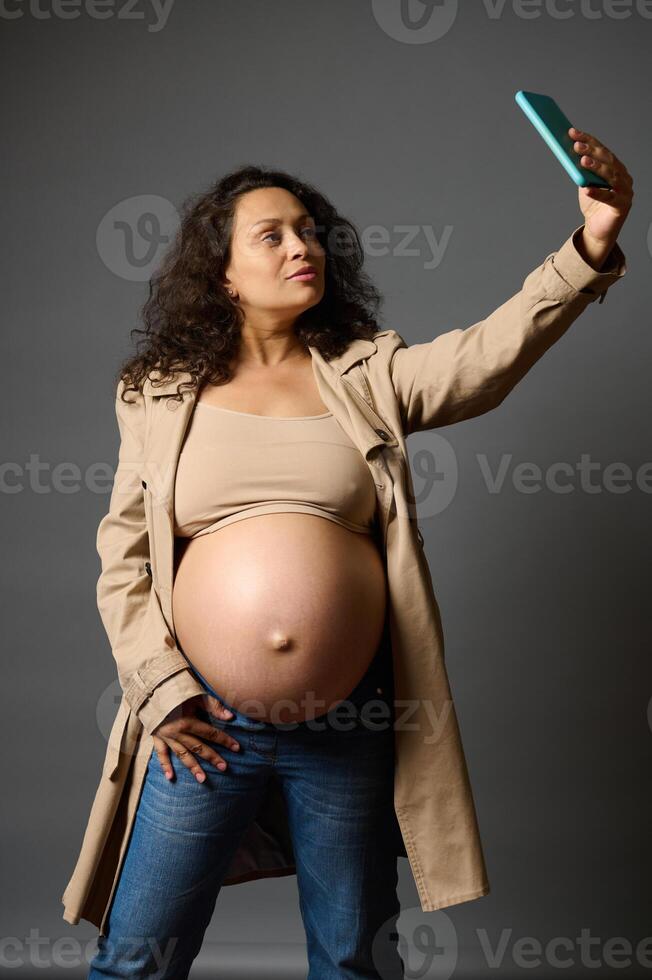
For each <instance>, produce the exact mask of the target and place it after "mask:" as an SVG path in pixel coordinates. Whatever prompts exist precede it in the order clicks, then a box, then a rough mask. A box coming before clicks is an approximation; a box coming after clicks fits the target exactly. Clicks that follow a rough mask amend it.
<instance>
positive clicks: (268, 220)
mask: <svg viewBox="0 0 652 980" xmlns="http://www.w3.org/2000/svg"><path fill="white" fill-rule="evenodd" d="M311 217H312V215H310V214H306V213H305V212H304V214H300V215H299V216H298V217H297V219H296V220H297V221H300V220H301V218H311ZM281 223H282V219H281V218H261V219H260V220H259V221H255V222H254V224H253V225H251V227H250V229H249V230H250V231H251V230H252V229H253V228H255V227H256V225H263V224H265V225H280V224H281Z"/></svg>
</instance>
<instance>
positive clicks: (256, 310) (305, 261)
mask: <svg viewBox="0 0 652 980" xmlns="http://www.w3.org/2000/svg"><path fill="white" fill-rule="evenodd" d="M315 228H316V226H315V222H314V220H313V218H312V216H311V215H309V214H307V213H306V209H305V207H304V205H303V204H302V203H301V201H300V200H299V199H298V198H296V197H295V196H294V194H291V193H290V191H286V190H285V189H284V188H282V187H260V188H257V189H256V190H254V191H248V192H247V193H246V194H243V196H242V197H241V198H239V200H238V201H237V204H236V212H235V223H234V228H233V234H232V236H231V250H230V259H229V262H228V265H227V266H226V268H225V274H226V285H227V287H229V288H230V289H231V290H232V292H233V293H234V294H235V295H234V297H233V299H234V302H237V304H238V306H239V307H240V308H241V309H242V311H243V313H244V314H245V319H249V320H250V321H253V322H254V323H255V322H259V321H260V320H261V318H262V319H263V320H264V321H266V322H269V319H270V317H271V319H272V320H273V321H274V322H278V323H282V324H283V325H287V324H291V323H293V322H294V320H295V319H296V317H298V316H299V315H300V314H301V313H303V312H304V310H307V309H309V308H310V307H311V306H316V304H317V303H319V301H320V300H321V299H322V297H323V295H324V267H325V264H326V253H325V251H324V249H323V248H322V247H321V245H320V244H319V241H318V239H317V235H316V231H315ZM305 265H312V266H314V267H315V269H316V272H317V275H316V276H315V278H314V279H291V278H290V277H291V276H292V275H293V273H295V272H297V271H298V270H299V269H300V268H301V267H302V266H305Z"/></svg>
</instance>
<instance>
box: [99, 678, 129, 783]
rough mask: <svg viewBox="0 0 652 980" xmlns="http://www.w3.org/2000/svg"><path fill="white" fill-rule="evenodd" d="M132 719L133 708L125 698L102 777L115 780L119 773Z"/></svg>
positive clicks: (110, 737)
mask: <svg viewBox="0 0 652 980" xmlns="http://www.w3.org/2000/svg"><path fill="white" fill-rule="evenodd" d="M130 718H131V708H130V706H129V702H128V701H127V699H126V698H125V697H124V696H123V698H122V700H121V702H120V707H119V708H118V713H117V714H116V716H115V720H114V722H113V727H112V728H111V733H110V735H109V743H108V745H107V750H106V756H105V759H104V769H103V770H102V775H103V776H107V777H108V778H109V779H113V777H114V776H115V774H116V772H117V771H118V767H119V765H120V757H121V750H122V747H123V742H124V737H125V732H126V731H127V726H128V724H129V719H130Z"/></svg>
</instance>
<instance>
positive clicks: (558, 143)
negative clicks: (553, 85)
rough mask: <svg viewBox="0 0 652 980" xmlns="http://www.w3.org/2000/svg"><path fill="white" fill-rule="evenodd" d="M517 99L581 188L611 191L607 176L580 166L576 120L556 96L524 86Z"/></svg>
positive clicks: (516, 96) (538, 131) (517, 94)
mask: <svg viewBox="0 0 652 980" xmlns="http://www.w3.org/2000/svg"><path fill="white" fill-rule="evenodd" d="M514 98H515V99H516V102H517V104H518V105H519V106H520V107H521V109H522V110H523V112H524V113H525V115H526V116H527V117H528V119H529V120H530V122H531V123H532V125H533V126H534V128H535V129H536V131H537V133H538V134H539V135H540V136H541V137H543V139H544V140H545V142H546V143H547V144H548V146H549V147H550V149H551V150H552V152H553V153H554V154H555V156H556V157H557V159H558V160H559V162H560V163H561V165H562V167H563V168H564V170H565V171H566V173H567V174H568V175H569V176H570V177H571V179H572V180H573V181H574V182H575V183H576V184H577V186H578V187H606V188H607V189H608V190H611V184H609V183H608V182H607V181H606V180H605V179H604V178H603V177H600V175H599V174H595V173H593V172H592V171H591V170H587V168H586V167H582V166H581V165H580V162H579V161H580V158H581V156H582V154H581V153H577V152H576V151H575V150H574V149H573V143H574V142H575V141H574V139H573V138H572V136H569V135H568V130H569V129H570V127H571V126H572V125H573V123H572V122H571V121H570V119H568V118H567V117H566V116H565V115H564V113H563V112H562V111H561V109H560V108H559V106H558V105H557V103H556V102H555V100H554V99H553V98H551V97H550V96H549V95H541V94H540V93H538V92H525V91H523V89H519V91H518V92H517V93H516V95H515V96H514Z"/></svg>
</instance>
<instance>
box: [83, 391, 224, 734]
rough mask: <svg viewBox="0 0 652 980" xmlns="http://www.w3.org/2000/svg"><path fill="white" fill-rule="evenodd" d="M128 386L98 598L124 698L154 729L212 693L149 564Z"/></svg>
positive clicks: (140, 426)
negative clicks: (197, 672) (166, 611)
mask: <svg viewBox="0 0 652 980" xmlns="http://www.w3.org/2000/svg"><path fill="white" fill-rule="evenodd" d="M123 390H124V382H123V381H122V379H121V380H120V381H119V383H118V389H117V394H116V402H115V411H116V417H117V421H118V428H119V431H120V449H119V453H118V465H117V468H116V472H115V477H114V481H113V489H112V491H111V499H110V504H109V512H108V514H106V516H105V517H103V518H102V520H101V521H100V524H99V527H98V529H97V538H96V547H97V552H98V554H99V556H100V560H101V567H102V570H101V574H100V577H99V579H98V582H97V590H96V591H97V605H98V609H99V612H100V617H101V619H102V622H103V624H104V628H105V630H106V633H107V636H108V638H109V643H110V644H111V651H112V653H113V656H114V658H115V661H116V664H117V669H118V678H119V681H120V686H121V687H122V690H123V692H124V696H125V699H126V701H127V702H128V704H129V707H130V709H131V710H132V711H133V712H134V713H135V714H136V715H137V716H138V718H139V720H140V722H141V723H142V724H143V726H144V728H145V729H146V730H147V732H148V733H149V734H152V732H153V730H154V729H155V728H156V727H157V726H158V725H159V724H160V723H161V722H162V721H163V720H164V718H165V717H166V715H167V714H169V712H170V711H172V709H173V708H175V707H177V706H178V705H180V704H181V703H182V702H183V701H185V700H186V699H187V698H190V697H192V696H193V695H195V694H203V693H205V692H204V689H203V687H202V686H201V684H200V683H199V681H198V680H197V679H196V678H195V677H194V675H193V674H192V672H191V670H190V668H189V665H188V661H187V660H186V658H185V657H184V655H183V653H182V652H181V651H180V650H179V648H178V647H177V645H176V642H175V640H174V638H173V637H172V635H171V633H170V631H169V629H168V627H167V624H166V621H165V618H164V616H163V613H162V611H161V607H160V603H159V599H158V596H157V594H156V590H155V589H154V587H153V585H152V578H151V576H150V575H149V574H148V572H147V569H146V562H147V560H148V559H149V557H150V550H149V535H148V531H147V522H146V518H145V505H144V496H143V493H144V491H143V486H142V476H141V474H142V462H143V435H144V424H145V417H144V416H145V408H144V398H143V395H142V393H140V392H131V391H129V392H127V395H126V397H127V398H129V399H130V401H129V402H128V403H126V402H125V401H123V400H122V399H121V397H120V396H121V393H122V391H123Z"/></svg>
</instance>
